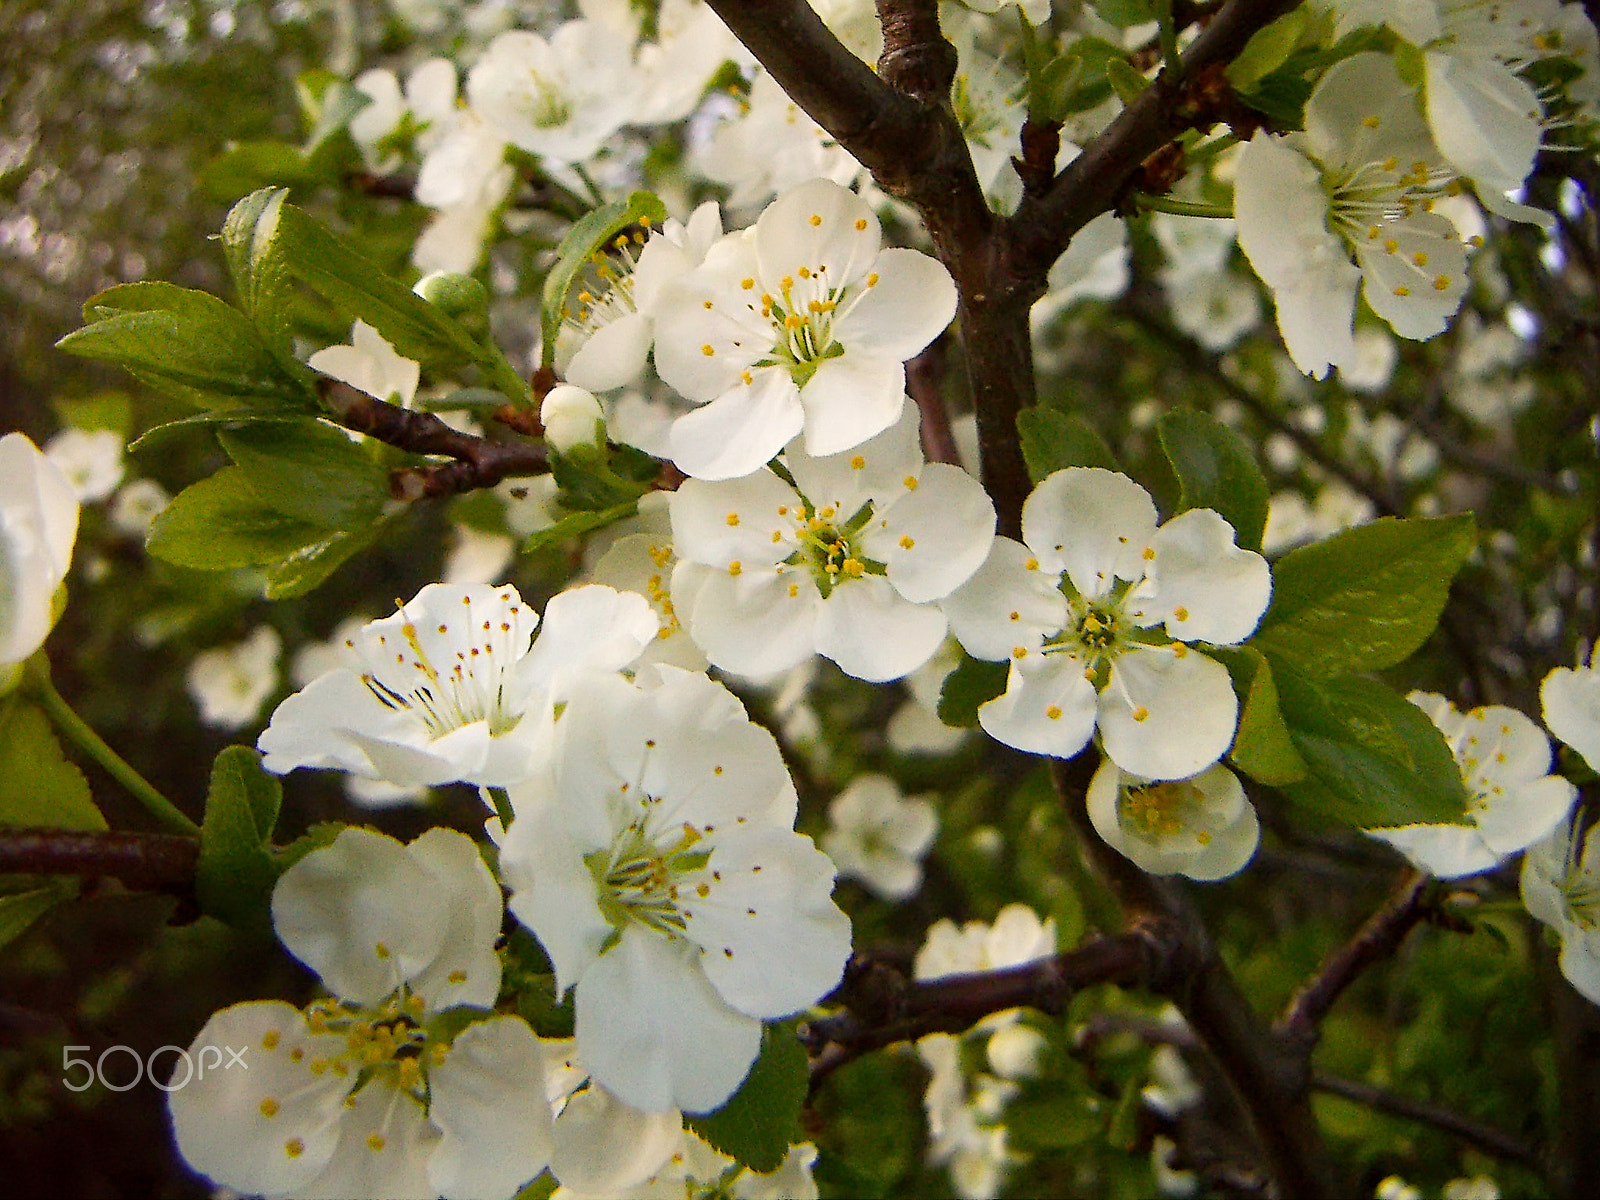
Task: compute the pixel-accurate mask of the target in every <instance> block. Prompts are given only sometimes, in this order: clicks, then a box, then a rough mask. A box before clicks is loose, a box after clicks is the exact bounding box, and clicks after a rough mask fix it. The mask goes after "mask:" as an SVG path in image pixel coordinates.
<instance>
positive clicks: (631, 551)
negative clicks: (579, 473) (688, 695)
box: [586, 492, 709, 671]
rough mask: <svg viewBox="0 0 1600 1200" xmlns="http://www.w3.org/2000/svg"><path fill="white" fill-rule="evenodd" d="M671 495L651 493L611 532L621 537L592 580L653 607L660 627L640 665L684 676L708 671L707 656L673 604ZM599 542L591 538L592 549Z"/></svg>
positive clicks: (602, 558)
mask: <svg viewBox="0 0 1600 1200" xmlns="http://www.w3.org/2000/svg"><path fill="white" fill-rule="evenodd" d="M670 502H671V497H670V495H669V493H666V492H649V493H647V494H646V495H644V496H642V497H640V499H639V512H638V515H637V516H636V517H633V518H630V519H628V520H626V521H619V522H618V523H617V524H616V525H614V526H612V527H611V530H610V531H608V532H615V533H618V534H620V536H619V537H617V539H616V540H615V541H613V542H612V543H611V545H610V546H608V547H606V549H605V551H604V552H603V553H601V554H600V557H599V558H598V559H596V560H595V564H594V570H593V571H591V572H590V578H591V579H592V581H593V582H595V583H603V584H605V585H606V586H608V587H614V588H616V589H617V590H618V591H624V592H637V593H638V594H639V595H641V596H643V597H644V598H645V599H646V600H648V601H649V602H650V607H651V608H652V609H654V610H655V613H656V616H657V617H659V618H660V619H661V628H660V629H658V630H657V631H656V636H655V640H654V641H652V642H651V643H650V645H648V646H646V647H645V650H644V653H643V654H641V655H640V656H639V666H640V667H643V666H644V665H645V664H647V663H657V662H659V663H666V664H667V665H668V666H673V667H682V668H683V669H684V670H686V671H704V670H705V669H706V667H707V666H708V665H709V664H708V663H707V662H706V656H705V654H704V653H703V652H702V651H701V649H700V647H699V646H696V645H695V644H694V640H693V639H692V638H690V637H689V634H688V633H687V632H686V631H685V630H684V628H683V624H682V622H680V621H679V620H678V614H677V608H676V607H675V606H674V605H673V603H672V590H671V584H672V568H673V565H674V564H675V563H676V562H677V555H676V554H675V553H674V551H673V548H672V524H671V518H670V517H669V516H668V512H667V509H668V505H669V504H670ZM596 540H598V539H591V541H590V544H589V546H588V547H586V550H592V549H593V548H594V543H595V541H596Z"/></svg>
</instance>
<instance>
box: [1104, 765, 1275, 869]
mask: <svg viewBox="0 0 1600 1200" xmlns="http://www.w3.org/2000/svg"><path fill="white" fill-rule="evenodd" d="M1088 807H1089V819H1090V821H1092V822H1093V823H1094V828H1095V832H1096V833H1098V834H1099V835H1100V836H1101V837H1102V838H1104V839H1105V842H1106V844H1107V845H1108V846H1110V847H1111V848H1112V849H1113V850H1115V851H1117V852H1118V853H1119V854H1122V855H1125V856H1127V857H1128V858H1130V859H1132V860H1133V862H1134V864H1135V865H1136V866H1138V867H1139V868H1140V869H1141V870H1144V871H1148V872H1149V873H1150V874H1152V875H1187V876H1188V877H1189V878H1190V879H1198V880H1203V881H1210V880H1213V879H1226V878H1227V877H1228V876H1229V875H1233V874H1235V873H1236V872H1238V871H1241V870H1243V869H1244V867H1245V864H1246V863H1248V862H1249V861H1250V859H1251V858H1252V857H1253V856H1254V855H1255V852H1256V843H1257V842H1259V841H1260V839H1261V827H1260V825H1259V824H1258V822H1257V820H1256V810H1255V808H1254V806H1252V805H1251V803H1250V801H1249V800H1248V799H1247V798H1246V797H1245V794H1244V788H1243V787H1242V786H1241V785H1240V783H1239V777H1238V776H1237V775H1235V774H1234V773H1233V772H1232V771H1230V770H1229V769H1228V768H1227V767H1224V766H1222V765H1221V764H1220V763H1218V764H1217V765H1215V766H1211V767H1207V768H1206V769H1205V770H1204V771H1201V772H1200V773H1199V774H1198V775H1195V776H1194V777H1192V778H1190V779H1169V780H1165V781H1162V782H1152V781H1151V780H1148V779H1141V778H1139V777H1138V776H1136V775H1129V774H1126V773H1125V772H1124V771H1122V769H1121V768H1119V767H1118V766H1117V764H1116V763H1114V762H1112V761H1111V760H1110V759H1106V760H1105V761H1104V762H1102V763H1101V764H1100V769H1099V770H1098V771H1096V772H1095V773H1094V778H1093V779H1092V780H1090V781H1089V793H1088Z"/></svg>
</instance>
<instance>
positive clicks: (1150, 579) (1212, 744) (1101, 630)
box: [944, 467, 1272, 780]
mask: <svg viewBox="0 0 1600 1200" xmlns="http://www.w3.org/2000/svg"><path fill="white" fill-rule="evenodd" d="M1022 536H1023V541H1022V542H1020V543H1019V542H1015V541H1012V540H1011V539H1010V538H1003V537H1001V538H996V539H995V542H994V548H993V549H992V550H991V551H990V553H989V558H988V560H987V561H986V562H985V563H984V565H983V566H982V567H981V568H980V569H979V570H978V572H977V574H976V575H974V576H973V577H972V579H971V580H969V581H968V582H967V583H966V584H964V585H963V586H962V587H960V588H958V589H957V590H956V592H955V593H954V594H953V595H952V596H950V597H949V598H948V599H947V600H946V601H945V602H944V607H945V611H946V612H947V613H948V614H949V616H950V627H951V632H953V633H954V634H955V635H956V637H957V638H958V639H959V640H960V642H961V644H962V645H963V646H964V647H966V649H967V652H968V653H969V654H971V655H972V656H973V657H975V658H980V659H988V660H991V661H1003V660H1008V661H1009V662H1010V671H1009V675H1008V678H1007V682H1006V690H1005V693H1004V694H1003V695H1001V696H998V697H996V698H995V699H993V700H990V701H988V702H987V703H986V704H984V705H982V706H981V707H980V708H979V710H978V719H979V722H980V724H982V726H983V728H984V729H985V730H986V731H987V732H988V733H989V734H990V735H991V736H992V737H994V738H996V739H998V740H999V741H1002V742H1005V743H1006V744H1007V745H1009V746H1015V747H1016V748H1017V749H1019V750H1028V751H1031V752H1033V753H1036V754H1050V755H1054V756H1055V757H1058V758H1070V757H1072V756H1073V755H1075V754H1077V753H1078V751H1080V750H1082V749H1083V748H1084V746H1086V745H1087V744H1088V743H1089V739H1090V737H1091V736H1092V735H1093V734H1094V733H1095V731H1096V730H1097V729H1098V731H1099V734H1100V738H1101V742H1102V745H1103V747H1104V749H1105V752H1106V754H1107V755H1108V756H1109V757H1110V758H1111V759H1112V761H1113V762H1115V763H1116V764H1117V765H1118V766H1119V767H1121V768H1122V769H1123V770H1125V771H1127V772H1128V773H1130V774H1133V775H1139V776H1142V777H1144V778H1146V779H1155V780H1161V779H1185V778H1188V777H1189V776H1191V775H1194V774H1196V773H1197V772H1199V771H1201V770H1202V769H1204V768H1205V767H1207V766H1209V765H1210V764H1211V763H1214V762H1216V761H1217V759H1218V758H1220V757H1221V756H1222V755H1223V753H1224V752H1226V750H1227V749H1228V746H1229V744H1230V743H1231V742H1232V741H1233V734H1234V725H1235V721H1236V716H1237V712H1238V701H1237V700H1236V698H1235V697H1234V694H1233V685H1232V683H1231V682H1230V680H1229V678H1228V672H1227V670H1226V669H1225V668H1224V667H1223V666H1222V665H1221V664H1220V663H1218V662H1217V661H1216V660H1215V659H1212V658H1209V657H1207V656H1206V655H1205V654H1203V653H1200V652H1198V651H1196V650H1193V649H1191V643H1210V644H1212V645H1219V646H1229V645H1234V644H1236V643H1238V642H1240V641H1243V640H1244V639H1245V638H1246V637H1248V636H1249V635H1250V634H1251V633H1252V632H1253V631H1254V629H1255V627H1256V625H1257V623H1258V622H1259V621H1260V620H1261V615H1262V613H1263V612H1265V611H1266V607H1267V601H1268V598H1269V597H1270V595H1271V590H1272V580H1271V574H1270V572H1269V570H1268V567H1267V563H1266V560H1265V559H1264V558H1262V557H1261V556H1260V555H1259V554H1256V553H1254V552H1253V551H1249V550H1242V549H1240V548H1239V547H1238V546H1237V545H1235V543H1234V533H1233V528H1232V527H1231V526H1230V525H1229V524H1228V523H1227V522H1226V521H1225V520H1223V519H1222V518H1221V517H1220V516H1218V515H1217V514H1216V513H1215V512H1213V511H1211V510H1210V509H1191V510H1190V511H1188V512H1185V513H1181V514H1179V515H1178V516H1176V517H1174V518H1172V519H1171V520H1170V521H1168V522H1166V523H1165V524H1164V525H1161V526H1160V527H1159V528H1158V527H1157V523H1156V510H1155V504H1154V502H1153V501H1152V500H1151V499H1150V496H1149V493H1147V492H1146V491H1145V490H1144V489H1143V488H1141V487H1140V486H1139V485H1138V484H1136V483H1134V482H1133V481H1132V480H1131V479H1129V478H1128V477H1127V476H1125V475H1118V474H1115V473H1114V472H1111V471H1106V470H1102V469H1099V468H1089V467H1076V468H1070V469H1067V470H1062V471H1057V472H1055V473H1054V474H1053V475H1051V476H1049V477H1048V478H1047V479H1045V480H1044V481H1043V482H1041V483H1040V484H1039V486H1038V487H1036V488H1035V489H1034V490H1033V493H1032V494H1031V495H1030V496H1029V497H1028V499H1027V501H1026V502H1025V503H1024V505H1023V509H1022Z"/></svg>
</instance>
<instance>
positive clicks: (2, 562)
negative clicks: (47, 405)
mask: <svg viewBox="0 0 1600 1200" xmlns="http://www.w3.org/2000/svg"><path fill="white" fill-rule="evenodd" d="M77 537H78V499H77V496H76V495H75V494H74V492H73V489H72V484H71V483H69V482H68V481H67V478H66V476H65V475H63V474H62V471H61V468H60V467H58V466H56V465H55V463H53V462H51V461H50V459H48V458H47V457H46V456H45V455H44V454H42V453H41V452H40V451H39V448H38V447H37V446H35V445H34V444H33V443H32V442H30V441H29V440H28V439H27V438H26V437H24V436H23V435H22V434H20V433H8V434H6V435H5V437H3V438H0V690H4V688H5V687H6V685H7V683H8V682H9V680H10V678H11V677H12V676H13V675H14V674H15V673H16V670H15V668H17V667H18V666H19V665H20V664H21V662H22V661H23V660H24V659H26V658H28V657H29V656H31V655H32V654H33V652H34V651H35V650H37V649H38V648H39V647H40V646H42V645H43V644H44V639H45V635H46V634H48V633H49V632H50V627H51V626H52V625H54V624H55V618H56V608H55V600H56V591H57V589H58V588H60V587H61V585H62V582H63V581H64V580H65V579H66V577H67V568H68V567H70V566H71V565H72V544H73V542H75V541H76V540H77Z"/></svg>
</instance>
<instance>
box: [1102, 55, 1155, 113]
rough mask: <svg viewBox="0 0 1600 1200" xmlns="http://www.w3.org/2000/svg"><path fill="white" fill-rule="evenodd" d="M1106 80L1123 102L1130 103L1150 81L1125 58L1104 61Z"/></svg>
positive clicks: (1141, 93)
mask: <svg viewBox="0 0 1600 1200" xmlns="http://www.w3.org/2000/svg"><path fill="white" fill-rule="evenodd" d="M1106 82H1107V83H1109V84H1110V85H1111V90H1112V91H1114V92H1115V93H1116V94H1117V99H1119V100H1121V101H1122V102H1123V103H1124V104H1132V103H1133V102H1134V101H1135V100H1137V99H1138V98H1139V97H1140V96H1141V95H1143V94H1144V90H1145V88H1147V87H1149V86H1150V81H1149V80H1148V79H1146V78H1145V77H1144V76H1143V75H1142V74H1140V72H1139V69H1138V68H1137V67H1135V66H1134V65H1133V64H1132V63H1130V62H1129V61H1128V60H1127V59H1125V58H1113V59H1110V60H1108V61H1107V62H1106Z"/></svg>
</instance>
